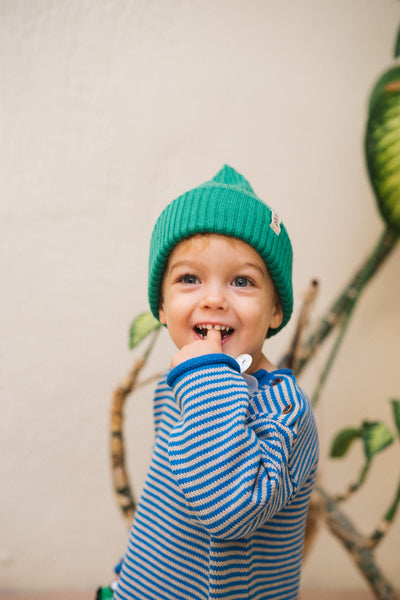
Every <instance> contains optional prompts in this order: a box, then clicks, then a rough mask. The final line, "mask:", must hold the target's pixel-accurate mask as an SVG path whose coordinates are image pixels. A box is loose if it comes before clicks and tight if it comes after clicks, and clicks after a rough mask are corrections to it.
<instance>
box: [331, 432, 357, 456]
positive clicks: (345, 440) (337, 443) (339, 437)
mask: <svg viewBox="0 0 400 600" xmlns="http://www.w3.org/2000/svg"><path fill="white" fill-rule="evenodd" d="M361 437H362V430H361V429H355V428H348V429H342V431H339V433H337V434H336V436H335V438H334V440H333V442H332V446H331V451H330V456H331V458H341V457H342V456H344V455H345V454H346V452H347V451H348V449H349V448H350V446H351V444H352V443H353V442H354V440H357V439H359V438H361Z"/></svg>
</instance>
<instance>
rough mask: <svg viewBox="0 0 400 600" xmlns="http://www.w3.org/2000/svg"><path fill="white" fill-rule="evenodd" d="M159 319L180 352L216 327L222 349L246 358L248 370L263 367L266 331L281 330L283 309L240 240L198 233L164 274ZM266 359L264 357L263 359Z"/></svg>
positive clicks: (261, 264)
mask: <svg viewBox="0 0 400 600" xmlns="http://www.w3.org/2000/svg"><path fill="white" fill-rule="evenodd" d="M159 316H160V321H161V323H163V324H166V325H167V326H168V331H169V334H170V336H171V338H172V341H173V342H174V343H175V345H176V346H177V348H178V349H179V350H181V349H182V348H183V346H187V345H188V344H191V343H192V342H194V341H196V340H201V339H203V338H204V337H206V328H207V326H212V327H214V328H218V327H219V328H220V330H221V337H222V350H223V352H224V353H225V354H229V355H230V356H232V357H234V358H236V357H237V356H238V355H239V354H244V353H246V354H250V355H251V356H252V358H253V363H252V366H251V369H250V372H254V371H256V370H257V369H258V368H260V366H262V364H263V355H262V347H263V344H264V341H265V337H266V335H267V331H268V329H269V327H273V328H275V327H279V325H280V324H281V322H282V309H281V306H280V302H279V300H278V297H277V294H276V291H275V288H274V285H273V282H272V279H271V276H270V275H269V273H268V270H267V268H266V265H265V262H264V260H263V259H262V258H261V256H260V255H259V254H258V252H257V251H256V250H254V248H252V247H251V246H249V245H248V244H246V243H245V242H242V241H241V240H237V239H233V238H228V237H225V236H223V235H217V234H209V235H196V236H194V237H192V238H188V239H186V240H183V241H182V242H180V243H179V244H178V245H177V246H176V247H175V248H174V250H173V251H172V253H171V255H170V257H169V260H168V264H167V267H166V270H165V273H164V278H163V283H162V300H161V305H160V315H159ZM264 360H265V359H264Z"/></svg>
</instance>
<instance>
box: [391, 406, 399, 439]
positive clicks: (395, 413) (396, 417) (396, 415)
mask: <svg viewBox="0 0 400 600" xmlns="http://www.w3.org/2000/svg"><path fill="white" fill-rule="evenodd" d="M392 408H393V416H394V422H395V423H396V428H397V433H398V434H399V435H400V400H392Z"/></svg>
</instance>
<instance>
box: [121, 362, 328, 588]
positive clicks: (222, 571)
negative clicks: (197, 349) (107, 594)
mask: <svg viewBox="0 0 400 600" xmlns="http://www.w3.org/2000/svg"><path fill="white" fill-rule="evenodd" d="M254 376H255V378H256V383H257V385H256V386H254V385H253V386H252V387H255V388H256V389H255V391H253V393H252V394H250V392H249V387H248V384H247V382H246V380H245V379H244V377H243V376H242V375H241V374H240V369H239V365H238V363H237V362H236V361H235V360H234V359H233V358H231V357H229V356H227V355H224V354H209V355H207V356H202V357H199V358H195V359H191V360H188V361H186V362H184V363H182V364H180V365H178V366H177V367H175V368H174V369H173V370H171V371H170V372H169V373H168V374H167V375H166V376H165V377H163V378H162V379H161V381H160V382H159V384H158V387H157V389H156V393H155V404H154V416H155V433H156V438H155V444H154V450H153V457H152V461H151V465H150V469H149V472H148V476H147V479H146V483H145V485H144V489H143V492H142V497H141V500H140V503H139V507H138V510H137V513H136V515H135V518H134V521H133V525H132V529H131V534H130V538H129V543H128V548H127V551H126V555H125V557H124V560H123V565H122V570H121V574H120V580H119V584H118V588H117V591H116V592H115V594H114V598H115V599H118V600H127V599H131V598H135V599H137V600H145V599H146V600H172V599H174V600H183V599H190V600H208V599H209V600H211V599H212V600H217V599H218V600H220V599H223V598H225V599H227V598H229V599H230V600H239V599H251V600H267V599H273V600H279V599H281V600H283V599H284V600H289V599H295V598H297V596H298V587H299V579H300V567H301V558H302V547H303V537H304V527H305V520H306V514H307V508H308V503H309V499H310V495H311V491H312V487H313V483H314V479H315V474H316V469H317V462H318V436H317V430H316V425H315V421H314V416H313V412H312V409H311V406H310V403H309V401H308V399H307V397H306V396H305V394H304V393H303V392H302V391H301V390H300V389H299V387H298V386H297V384H296V381H295V379H294V376H293V374H292V372H291V371H290V370H288V369H281V370H277V371H274V372H272V373H268V372H267V371H265V370H260V371H258V372H257V373H255V374H254ZM253 384H254V380H253Z"/></svg>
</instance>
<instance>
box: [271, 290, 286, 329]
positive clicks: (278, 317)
mask: <svg viewBox="0 0 400 600" xmlns="http://www.w3.org/2000/svg"><path fill="white" fill-rule="evenodd" d="M282 321H283V310H282V306H281V302H280V300H279V298H277V299H276V300H275V304H274V306H273V308H272V315H271V321H270V323H269V328H270V329H276V328H277V327H279V325H281V324H282Z"/></svg>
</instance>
